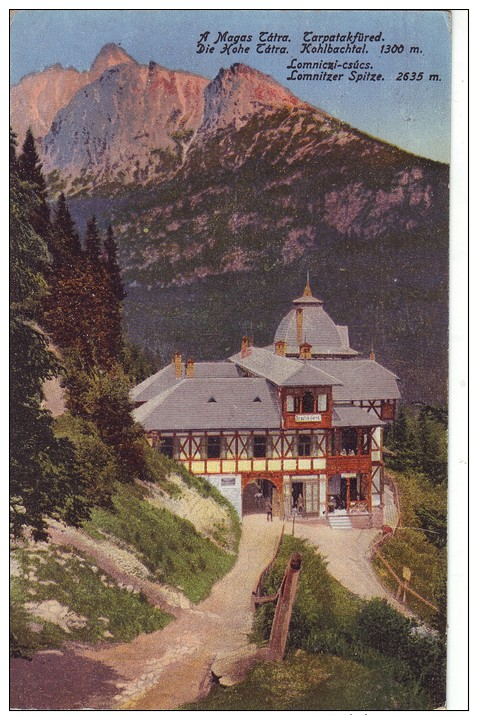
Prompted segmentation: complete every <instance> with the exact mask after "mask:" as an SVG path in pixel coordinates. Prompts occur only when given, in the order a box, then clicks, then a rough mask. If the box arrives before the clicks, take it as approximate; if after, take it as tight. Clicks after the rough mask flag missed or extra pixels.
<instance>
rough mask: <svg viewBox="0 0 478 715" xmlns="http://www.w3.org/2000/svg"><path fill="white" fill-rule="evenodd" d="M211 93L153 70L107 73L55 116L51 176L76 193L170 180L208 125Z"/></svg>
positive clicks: (195, 80) (49, 140)
mask: <svg viewBox="0 0 478 715" xmlns="http://www.w3.org/2000/svg"><path fill="white" fill-rule="evenodd" d="M206 85H207V80H206V79H203V78H201V77H197V76H195V75H191V74H188V73H186V72H172V71H170V70H167V69H164V68H163V67H160V66H159V65H156V64H154V63H150V65H149V67H143V66H140V65H137V64H135V63H129V64H122V65H117V66H115V67H111V68H109V69H107V70H105V71H104V72H103V73H102V74H101V75H100V76H99V78H98V79H97V80H95V81H94V82H91V83H90V84H88V85H86V86H84V87H83V88H82V89H81V90H80V91H78V92H77V93H76V94H75V96H74V97H73V98H72V100H71V101H70V103H69V104H68V106H67V107H65V108H63V109H61V110H60V111H59V112H58V113H57V115H56V116H55V118H54V120H53V122H52V125H51V129H50V131H49V133H48V134H47V135H46V136H45V138H44V139H43V141H42V156H43V161H44V168H45V171H46V172H47V174H48V173H50V172H53V171H56V172H58V173H59V175H60V177H61V180H62V181H63V182H65V184H66V185H67V186H69V187H71V188H72V189H77V190H78V189H79V188H84V187H89V188H91V187H95V186H98V185H101V184H107V185H108V186H109V187H110V189H112V190H113V189H114V188H115V189H116V190H118V189H120V188H121V187H122V186H123V185H124V184H128V183H132V182H133V181H134V182H138V183H147V182H148V181H154V180H155V181H157V180H159V179H160V178H164V177H165V176H167V175H169V174H170V173H171V172H172V171H173V170H174V169H175V168H177V166H178V165H179V164H180V163H181V162H182V159H183V153H184V151H185V149H186V147H187V146H188V144H189V142H190V141H191V138H192V137H193V136H194V133H195V132H196V130H197V128H198V127H199V125H200V123H201V120H202V116H203V106H204V99H203V91H204V87H205V86H206Z"/></svg>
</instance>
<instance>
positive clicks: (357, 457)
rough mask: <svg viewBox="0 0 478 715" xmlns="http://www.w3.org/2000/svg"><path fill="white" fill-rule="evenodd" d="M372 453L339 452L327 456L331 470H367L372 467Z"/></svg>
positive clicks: (329, 469) (340, 471) (338, 471)
mask: <svg viewBox="0 0 478 715" xmlns="http://www.w3.org/2000/svg"><path fill="white" fill-rule="evenodd" d="M371 466H372V458H371V455H370V454H338V455H333V456H329V457H328V458H327V467H328V470H327V471H329V472H331V473H332V472H335V473H337V474H340V473H342V472H367V471H369V470H370V469H371Z"/></svg>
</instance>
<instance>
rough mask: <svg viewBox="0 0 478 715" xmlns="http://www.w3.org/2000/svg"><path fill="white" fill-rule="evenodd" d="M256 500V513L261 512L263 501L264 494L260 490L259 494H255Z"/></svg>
mask: <svg viewBox="0 0 478 715" xmlns="http://www.w3.org/2000/svg"><path fill="white" fill-rule="evenodd" d="M254 499H255V500H256V511H260V509H261V499H262V492H261V490H260V489H258V490H257V492H256V493H255V494H254Z"/></svg>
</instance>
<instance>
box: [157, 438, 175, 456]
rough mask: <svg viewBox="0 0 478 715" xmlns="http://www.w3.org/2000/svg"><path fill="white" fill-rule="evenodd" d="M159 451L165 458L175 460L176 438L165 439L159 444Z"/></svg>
mask: <svg viewBox="0 0 478 715" xmlns="http://www.w3.org/2000/svg"><path fill="white" fill-rule="evenodd" d="M159 451H160V452H161V454H164V456H165V457H169V458H170V459H172V458H173V454H174V437H163V438H162V439H161V442H160V443H159Z"/></svg>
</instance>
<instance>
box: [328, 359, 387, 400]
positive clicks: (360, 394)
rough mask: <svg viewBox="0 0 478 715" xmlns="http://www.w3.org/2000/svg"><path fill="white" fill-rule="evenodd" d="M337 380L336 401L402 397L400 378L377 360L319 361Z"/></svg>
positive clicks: (334, 392)
mask: <svg viewBox="0 0 478 715" xmlns="http://www.w3.org/2000/svg"><path fill="white" fill-rule="evenodd" d="M319 362H320V363H321V364H323V365H324V367H327V370H328V371H329V372H330V373H331V374H332V375H334V376H335V377H336V378H337V381H338V382H339V383H341V384H337V385H336V386H335V387H334V388H333V391H332V396H333V399H334V401H346V400H392V399H398V398H399V397H400V391H399V389H398V385H397V381H398V379H399V378H398V377H397V376H396V375H394V374H393V372H390V370H387V368H385V367H382V365H379V364H378V363H377V362H375V360H355V359H354V360H324V361H322V360H321V361H319Z"/></svg>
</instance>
